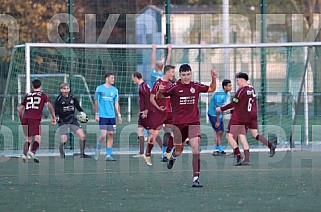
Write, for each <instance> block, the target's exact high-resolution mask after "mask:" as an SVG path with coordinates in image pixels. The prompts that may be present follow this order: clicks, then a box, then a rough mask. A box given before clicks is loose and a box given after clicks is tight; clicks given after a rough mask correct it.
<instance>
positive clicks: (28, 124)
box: [21, 118, 41, 137]
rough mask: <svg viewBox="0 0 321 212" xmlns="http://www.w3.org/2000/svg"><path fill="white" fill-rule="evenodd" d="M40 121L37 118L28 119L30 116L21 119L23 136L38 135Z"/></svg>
mask: <svg viewBox="0 0 321 212" xmlns="http://www.w3.org/2000/svg"><path fill="white" fill-rule="evenodd" d="M40 121H41V120H39V119H30V118H23V119H22V120H21V124H22V128H23V132H24V134H25V136H27V137H30V136H35V135H40V133H41V129H40Z"/></svg>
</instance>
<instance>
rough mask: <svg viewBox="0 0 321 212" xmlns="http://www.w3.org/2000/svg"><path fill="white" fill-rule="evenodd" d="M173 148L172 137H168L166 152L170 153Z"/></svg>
mask: <svg viewBox="0 0 321 212" xmlns="http://www.w3.org/2000/svg"><path fill="white" fill-rule="evenodd" d="M173 147H174V138H173V136H170V137H169V139H168V144H167V148H166V152H167V153H170V152H171V151H172V149H173Z"/></svg>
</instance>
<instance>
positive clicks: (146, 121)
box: [138, 112, 152, 130]
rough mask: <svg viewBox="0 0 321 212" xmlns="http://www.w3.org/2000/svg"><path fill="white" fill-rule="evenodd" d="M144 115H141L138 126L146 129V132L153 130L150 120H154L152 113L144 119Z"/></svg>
mask: <svg viewBox="0 0 321 212" xmlns="http://www.w3.org/2000/svg"><path fill="white" fill-rule="evenodd" d="M141 115H142V114H141V113H140V114H139V118H138V126H142V127H144V128H145V129H146V130H149V129H152V127H151V122H150V120H151V119H152V112H148V114H147V118H142V116H141Z"/></svg>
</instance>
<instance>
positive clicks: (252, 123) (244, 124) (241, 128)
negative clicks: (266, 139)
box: [227, 114, 258, 135]
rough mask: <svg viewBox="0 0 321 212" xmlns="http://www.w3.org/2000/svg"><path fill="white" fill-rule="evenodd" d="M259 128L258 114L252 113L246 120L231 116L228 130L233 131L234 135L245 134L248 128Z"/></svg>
mask: <svg viewBox="0 0 321 212" xmlns="http://www.w3.org/2000/svg"><path fill="white" fill-rule="evenodd" d="M249 128H250V129H257V128H258V123H257V115H256V114H255V115H250V116H249V117H247V119H246V120H239V119H233V118H231V119H230V121H229V123H228V126H227V132H228V133H232V134H233V135H239V134H243V135H246V134H247V131H248V129H249Z"/></svg>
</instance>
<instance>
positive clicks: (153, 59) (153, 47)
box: [150, 44, 156, 68]
mask: <svg viewBox="0 0 321 212" xmlns="http://www.w3.org/2000/svg"><path fill="white" fill-rule="evenodd" d="M155 66H156V45H155V44H153V46H152V60H151V63H150V67H151V68H155Z"/></svg>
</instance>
